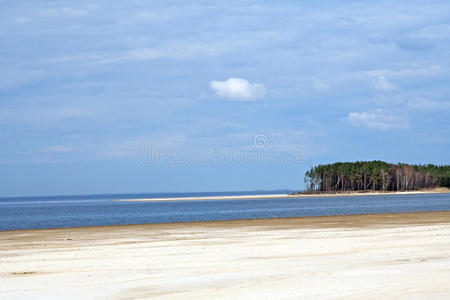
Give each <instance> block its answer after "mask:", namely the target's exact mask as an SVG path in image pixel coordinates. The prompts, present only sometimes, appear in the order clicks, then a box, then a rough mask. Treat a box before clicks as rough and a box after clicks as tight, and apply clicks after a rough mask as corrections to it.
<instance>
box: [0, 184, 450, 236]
mask: <svg viewBox="0 0 450 300" xmlns="http://www.w3.org/2000/svg"><path fill="white" fill-rule="evenodd" d="M285 192H289V191H271V192H261V191H254V192H223V193H177V194H132V195H126V194H121V195H86V196H50V197H11V198H0V230H18V229H36V228H60V227H80V226H100V225H121V224H145V223H170V222H195V221H212V220H239V219H262V218H286V217H306V216H328V215H349V214H376V213H392V212H420V211H445V210H450V194H449V193H447V194H418V195H380V196H351V197H324V198H313V197H311V198H290V199H282V198H281V199H250V200H201V201H170V202H163V201H161V202H121V201H115V200H120V199H138V198H169V197H194V196H195V197H205V196H224V195H261V194H280V193H285Z"/></svg>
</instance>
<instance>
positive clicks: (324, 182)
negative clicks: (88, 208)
mask: <svg viewBox="0 0 450 300" xmlns="http://www.w3.org/2000/svg"><path fill="white" fill-rule="evenodd" d="M434 187H450V166H448V165H447V166H438V165H432V164H427V165H409V164H403V163H398V164H391V163H387V162H383V161H377V160H375V161H357V162H337V163H333V164H325V165H318V166H315V167H312V168H311V169H310V170H309V171H307V172H306V173H305V189H306V191H310V192H312V191H317V192H322V191H327V192H329V191H370V190H372V191H412V190H420V189H425V188H434Z"/></svg>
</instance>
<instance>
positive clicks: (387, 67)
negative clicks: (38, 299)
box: [0, 0, 450, 196]
mask: <svg viewBox="0 0 450 300" xmlns="http://www.w3.org/2000/svg"><path fill="white" fill-rule="evenodd" d="M0 7H1V9H0V196H20V195H67V194H98V193H157V192H202V191H240V190H273V189H302V188H303V174H304V172H305V170H306V169H309V168H310V167H311V166H313V165H316V164H319V163H329V162H335V161H357V160H375V159H376V160H384V161H388V162H394V163H396V162H405V163H434V164H449V163H450V155H449V153H450V121H449V120H450V99H449V97H450V96H449V95H450V93H449V92H450V84H449V83H450V13H449V12H450V2H449V1H434V0H431V1H284V0H281V1H216V0H208V1H190V0H183V1H170V0H165V1H115V2H111V1H103V0H96V1H72V0H66V1H42V0H34V1H9V0H7V1H5V0H0Z"/></svg>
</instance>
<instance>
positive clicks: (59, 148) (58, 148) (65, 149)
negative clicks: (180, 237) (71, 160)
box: [45, 145, 75, 153]
mask: <svg viewBox="0 0 450 300" xmlns="http://www.w3.org/2000/svg"><path fill="white" fill-rule="evenodd" d="M45 150H46V152H51V153H68V152H72V151H74V150H75V148H73V147H68V146H64V145H55V146H48V147H47V148H45Z"/></svg>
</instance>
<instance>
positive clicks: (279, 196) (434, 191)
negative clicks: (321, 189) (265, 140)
mask: <svg viewBox="0 0 450 300" xmlns="http://www.w3.org/2000/svg"><path fill="white" fill-rule="evenodd" d="M446 193H450V189H446V188H436V189H432V190H420V191H402V192H382V191H377V192H343V193H316V194H315V193H311V194H303V193H301V194H273V195H236V196H207V197H170V198H138V199H118V200H114V201H126V202H166V201H200V200H251V199H289V198H325V197H348V196H381V195H383V196H389V195H394V196H395V195H421V194H446Z"/></svg>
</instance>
